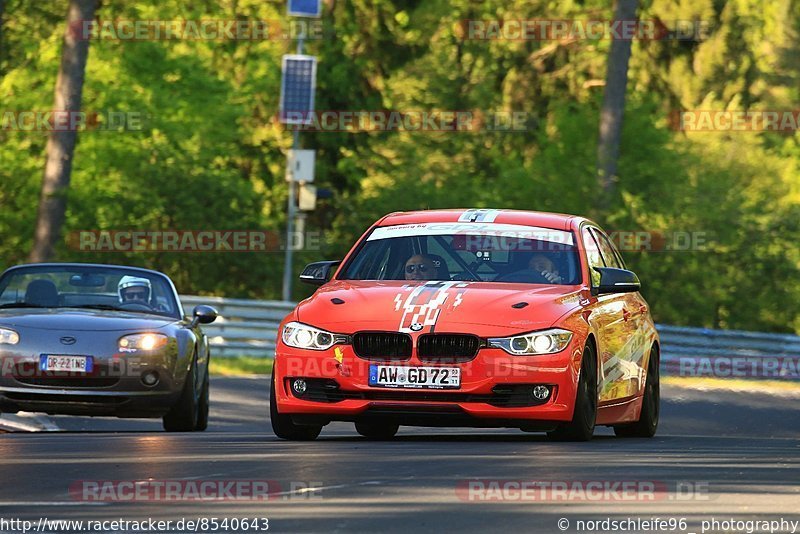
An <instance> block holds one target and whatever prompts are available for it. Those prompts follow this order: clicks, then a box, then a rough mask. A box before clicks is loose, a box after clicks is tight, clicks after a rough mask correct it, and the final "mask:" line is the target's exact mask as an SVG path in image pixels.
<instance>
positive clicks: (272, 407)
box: [269, 368, 322, 441]
mask: <svg viewBox="0 0 800 534" xmlns="http://www.w3.org/2000/svg"><path fill="white" fill-rule="evenodd" d="M276 387H277V385H276V383H275V369H274V368H273V369H272V378H271V379H270V387H269V420H270V423H272V431H273V432H274V433H275V435H276V436H278V437H279V438H281V439H287V440H290V441H313V440H315V439H317V436H319V434H320V432H322V426H319V425H313V426H312V425H296V424H294V421H292V417H291V416H289V415H285V414H284V415H281V414H279V413H278V401H277V400H276V399H275V388H276Z"/></svg>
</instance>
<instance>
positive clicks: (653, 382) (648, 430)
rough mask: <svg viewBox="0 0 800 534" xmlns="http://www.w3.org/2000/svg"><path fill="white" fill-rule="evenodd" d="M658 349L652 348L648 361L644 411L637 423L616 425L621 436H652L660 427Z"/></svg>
mask: <svg viewBox="0 0 800 534" xmlns="http://www.w3.org/2000/svg"><path fill="white" fill-rule="evenodd" d="M658 368H659V357H658V349H656V347H653V348H652V349H651V350H650V361H649V362H648V363H647V379H646V380H647V382H645V386H644V397H643V398H642V412H641V413H640V414H639V420H638V421H636V422H635V423H629V424H625V425H616V426H615V427H614V434H615V435H616V436H617V437H620V438H652V437H653V436H655V435H656V429H657V428H658V415H659V412H660V411H661V384H660V382H661V380H660V378H659V371H658Z"/></svg>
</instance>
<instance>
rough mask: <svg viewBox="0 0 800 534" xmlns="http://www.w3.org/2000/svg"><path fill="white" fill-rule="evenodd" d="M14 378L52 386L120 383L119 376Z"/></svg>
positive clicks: (22, 382) (103, 386)
mask: <svg viewBox="0 0 800 534" xmlns="http://www.w3.org/2000/svg"><path fill="white" fill-rule="evenodd" d="M14 379H15V380H16V381H17V382H19V383H21V384H26V385H29V386H42V387H51V388H110V387H112V386H116V385H117V384H119V377H115V376H110V377H93V376H17V377H14Z"/></svg>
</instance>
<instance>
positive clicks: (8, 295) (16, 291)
mask: <svg viewBox="0 0 800 534" xmlns="http://www.w3.org/2000/svg"><path fill="white" fill-rule="evenodd" d="M137 287H138V288H139V289H138V290H137V289H136V288H137ZM137 291H138V292H139V293H141V294H142V295H143V296H144V297H143V300H142V301H141V303H139V305H138V306H127V307H126V311H132V312H140V313H154V314H158V315H168V316H171V317H179V316H180V310H179V308H178V303H177V301H176V300H175V296H174V292H173V290H172V286H171V285H170V284H169V282H168V281H167V279H166V278H165V277H164V276H163V275H158V274H155V273H149V272H144V271H132V270H127V269H125V268H124V267H113V266H108V267H103V266H72V265H50V266H48V265H32V266H30V267H24V268H19V269H14V270H11V271H8V272H7V273H5V274H4V275H3V277H2V278H0V306H2V307H4V308H13V307H15V306H36V307H47V308H73V307H75V308H82V307H96V308H99V307H105V308H109V309H110V308H118V307H120V306H121V305H123V304H131V303H133V304H136V303H137V302H138V301H129V302H125V301H124V299H123V296H122V294H123V292H124V293H128V292H133V293H136V292H137Z"/></svg>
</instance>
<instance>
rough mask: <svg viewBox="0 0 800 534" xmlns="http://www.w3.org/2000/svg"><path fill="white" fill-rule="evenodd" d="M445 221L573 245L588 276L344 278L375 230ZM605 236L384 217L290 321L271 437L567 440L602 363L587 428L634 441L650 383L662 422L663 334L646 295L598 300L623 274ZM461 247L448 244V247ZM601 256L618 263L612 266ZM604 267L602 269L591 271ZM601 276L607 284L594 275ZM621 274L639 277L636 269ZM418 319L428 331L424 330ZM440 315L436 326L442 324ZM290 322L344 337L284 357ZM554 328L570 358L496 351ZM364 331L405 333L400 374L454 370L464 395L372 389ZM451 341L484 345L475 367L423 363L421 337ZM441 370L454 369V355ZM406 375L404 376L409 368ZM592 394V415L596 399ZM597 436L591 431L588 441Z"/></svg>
mask: <svg viewBox="0 0 800 534" xmlns="http://www.w3.org/2000/svg"><path fill="white" fill-rule="evenodd" d="M487 213H488V215H487ZM473 214H478V215H473ZM473 219H475V220H473ZM437 224H455V225H459V226H458V228H461V227H463V226H466V227H467V228H470V227H469V226H468V225H470V224H474V225H480V224H483V225H484V226H483V227H482V228H489V229H491V228H492V225H500V226H498V228H501V227H502V228H510V227H520V228H522V227H525V228H530V227H535V228H539V229H552V230H554V231H558V232H565V234H564V235H567V234H571V236H572V237H571V238H570V240H571V242H572V243H573V244H574V246H575V247H576V249H577V257H579V262H580V263H579V269H580V272H579V273H577V275H576V277H575V279H574V280H573V282H575V283H569V284H560V285H555V284H548V283H517V282H507V281H502V282H493V281H490V280H489V281H458V280H454V281H452V282H442V281H439V282H438V283H436V282H427V283H426V282H417V281H407V280H353V279H345V278H346V277H345V276H344V273H345V272H346V269H347V267H348V264H349V262H350V261H351V259H352V258H353V256H354V255H355V254H358V251H359V249H360V247H362V246H363V245H364V243H366V240H367V239H368V236H370V235H371V234H372V233H373V232H375V231H376V230H378V229H384V228H397V229H401V230H402V231H404V232H406V234H409V232H410V233H411V234H413V229H414V228H415V226H414V225H420V226H422V227H425V228H435V225H437ZM603 239H607V236H605V234H604V233H603V232H602V230H600V228H599V227H598V226H597V225H596V224H594V223H593V222H591V221H590V220H588V219H585V218H582V217H577V216H571V215H560V214H551V213H538V212H522V211H510V210H436V211H420V212H410V213H394V214H390V215H387V216H385V217H383V218H382V219H380V220H379V221H378V222H376V223H375V224H374V225H373V226H372V227H371V228H370V229H369V230H368V231H367V232H365V234H364V236H362V238H361V239H360V240H359V242H358V243H357V244H356V245H355V246H354V247H353V249H352V250H351V251H350V252H349V254H348V255H347V257H345V259H344V261H343V263H342V265H340V266H339V268H338V269H337V271H336V273H335V274H334V275H333V276H332V278H331V279H330V280H329V281H327V282H325V283H324V284H323V285H321V287H320V288H319V289H318V290H317V291H316V292H315V293H314V294H313V295H312V296H311V297H310V298H308V299H306V300H304V301H302V302H300V303H299V304H298V305H297V307H296V308H295V309H294V311H292V313H290V314H289V315H288V316H287V317H286V318H285V319H284V321H283V322H282V323H281V327H280V328H281V330H280V331H279V335H278V344H277V349H276V352H275V364H274V371H273V373H274V375H273V384H272V388H273V393H272V399H273V404H274V406H273V407H272V410H273V411H272V415H273V427H274V428H275V429H276V433H277V434H278V435H279V436H281V437H287V438H290V439H291V438H300V439H313V438H314V437H316V435H317V434H318V433H319V428H321V426H323V425H325V424H327V423H328V422H331V421H352V422H355V423H357V428H359V427H358V424H359V423H360V424H361V426H362V428H364V429H367V431H366V432H361V430H360V432H361V433H362V434H364V435H367V436H370V437H390V436H391V435H393V434H394V432H393V431H392V430H394V431H396V425H422V426H472V427H517V428H521V429H523V430H527V431H547V432H551V433H552V435H553V436H556V437H558V436H559V434H558V430H559V429H560V428H561V427H562V426H563V427H566V426H568V425H569V424H570V422H572V421H573V420H574V418H575V416H576V405H578V404H579V403H580V402H581V401H580V391H581V387H580V384H581V370H582V367H584V366H586V365H587V364H586V363H585V362H586V361H589V360H586V358H585V356H586V355H587V354H588V355H590V357H591V359H592V360H596V361H595V365H594V368H593V369H592V366H591V365H589V369H592V370H591V372H590V373H589V374H593V375H596V379H595V381H594V382H592V377H591V376H588V375H587V378H585V379H584V380H585V381H586V383H587V391H588V390H589V389H591V390H595V391H596V397H595V399H594V407H593V408H592V407H589V408H587V410H589V411H592V410H593V413H589V414H588V415H586V419H587V421H586V425H588V424H589V423H591V430H593V428H594V425H595V424H596V425H609V426H614V427H615V428H617V429H619V430H620V432H618V434H620V435H625V434H626V430H627V434H631V433H632V431H631V429H634V427H635V426H636V424H637V422H639V421H640V419H641V416H642V410H643V404H644V402H643V399H644V398H645V397H646V387H645V385H646V383H647V381H648V375H652V377H651V378H650V380H651V386H652V387H651V393H650V396H651V397H652V396H655V397H654V399H653V398H651V399H650V400H649V402H650V404H651V405H652V403H653V402H655V406H654V407H653V406H650V408H649V409H650V411H653V410H655V413H654V414H652V413H650V414H648V417H649V418H650V419H653V416H655V422H656V423H657V415H658V382H657V381H658V359H657V358H658V344H659V340H658V335H657V333H656V329H655V325H654V323H653V321H652V319H651V317H650V313H649V310H648V306H647V303H646V302H645V300H644V299H643V298H642V296H641V295H640V294H639V292H638V285H637V286H636V289H637V290H625V289H623V291H624V292H611V293H606V294H603V293H602V292H600V291H599V290H598V287H597V286H598V285H599V283H601V281H600V280H599V276H598V274H599V271H596V270H594V269H593V268H592V267H593V266H594V267H612V269H607V270H610V271H612V273H611V274H612V275H613V274H616V273H617V271H615V270H614V268H616V269H619V268H620V267H624V264H621V263H622V259H621V257H620V256H619V253H618V251H616V250H614V249H613V244H611V242H610V240H609V241H606V243H608V245H610V247H611V248H609V247H608V246H601V245H599V243H600V241H601V240H603ZM454 242H455V239H454V238H453V240H452V241H451V245H452V243H454ZM604 254H605V255H606V256H610V255H611V254H613V255H615V257H614V258H608V259H606V258H605V257H604V256H603V255H604ZM598 258H600V259H601V260H602V261H603V265H596V263H597V261H598ZM312 265H313V264H312ZM593 272H594V273H598V274H594V276H592V274H590V273H593ZM619 272H622V273H623V274H625V273H628V274H630V275H632V276H634V277H635V275H633V273H629V272H628V271H619ZM603 276H606V273H603ZM609 276H610V275H609ZM593 278H594V280H593ZM637 282H638V279H637ZM625 284H626V282H618V283H617V285H619V286H624V285H625ZM426 286H427V287H426ZM593 286H594V287H593ZM415 306H417V307H423V308H414V307H415ZM425 307H427V308H425ZM420 310H422V312H420ZM409 315H410V316H411V319H409ZM423 316H424V317H426V319H425V320H421V319H419V318H420V317H423ZM432 316H435V317H434V319H433V323H431V320H430V317H432ZM414 318H416V319H417V321H418V322H417V323H416V324H413V325H411V327H409V320H413V319H414ZM419 321H421V322H419ZM295 323H301V324H303V325H310V326H313V327H315V328H317V329H320V330H324V331H327V332H330V333H331V334H334V335H335V336H339V337H338V339H339V342H338V343H337V344H335V345H333V346H331V347H330V348H327V349H325V350H309V349H305V348H296V347H293V346H289V345H287V343H286V342H285V341H286V340H285V339H283V336H282V335H281V334H282V333H284V329H285V328H286V325H288V324H295ZM420 326H421V328H420ZM553 328H558V329H562V330H564V331H568V332H570V333H571V334H572V336H571V338H570V340H569V342H568V344H567V345H566V346H565V347H564V348H563V349H562V350H559V351H558V352H555V353H552V354H538V355H530V356H528V355H522V356H520V355H513V354H510V353H508V352H507V351H506V350H503V349H502V348H498V347H497V346H492V342H491V340H492V339H497V338H506V337H511V336H515V335H519V334H524V333H528V332H539V331H547V330H548V329H553ZM415 329H417V331H414V330H415ZM359 332H367V333H398V332H405V333H406V334H408V335H409V336H410V338H411V352H410V357H409V358H407V359H404V360H402V362H401V365H402V366H406V367H408V368H414V367H436V366H447V367H451V368H457V369H458V370H459V371H460V375H461V378H460V385H459V387H457V388H449V389H418V388H402V387H401V388H379V387H374V386H373V385H370V373H371V372H372V373H373V374H374V373H375V372H376V370H375V369H376V368H375V366H376V365H380V364H381V363H387V362H384V361H382V359H381V357H380V356H377V357H374V355H373V357H370V358H364V357H361V356H359V354H357V352H358V351H357V350H356V348H355V347H354V344H353V339H354V338H353V337H352V336H354V335H355V334H356V333H359ZM449 334H461V335H470V336H475V337H477V338H478V339H479V341H478V343H479V348H478V350H477V352H476V354H474V355H473V357H471V358H468V359H464V358H461V359H456V360H449V363H447V364H444V363H440V361H437V360H436V359H435V358H434V359H431V358H420V353H419V346H420V342H421V337H422V336H425V335H444V336H446V335H449ZM324 339H326V340H327V339H328V338H327V337H325V338H324ZM448 339H449V338H448ZM468 341H469V340H468ZM487 341H488V342H487ZM426 342H427V340H426ZM531 343H532V342H531ZM587 347H588V349H587ZM426 350H427V349H426ZM445 350H446V349H445ZM587 350H588V352H587ZM440 355H441V354H440ZM651 359H654V360H653V361H652V362H651ZM440 360H441V361H444V362H448V360H447V358H444V359H440ZM589 363H590V364H591V363H592V362H591V361H590V362H589ZM403 372H407V370H403V369H401V374H402V373H403ZM417 372H418V373H419V371H417ZM373 378H374V377H373ZM298 379H301V380H303V382H304V388H305V390H304V391H303V392H302V394H299V393H298V391H297V390H296V389H293V385H294V384H295V381H296V380H298ZM534 385H546V387H547V389H548V397H547V399H546V400H545V401H542V400H541V399H535V398H533V396H532V394H531V391H532V390H530V389H526V388H529V387H534ZM653 387H654V388H655V390H654V391H653ZM595 388H596V389H595ZM301 389H302V388H301ZM585 396H587V399H586V402H587V403H589V404H591V403H592V399H591V396H592V395H591V393H589V394H587V395H585ZM526 399H527V402H526ZM589 404H587V406H589ZM584 411H586V410H584ZM589 418H592V419H593V421H589ZM281 422H282V423H281ZM276 424H277V425H278V427H276ZM281 424H283V427H281ZM286 425H288V429H289V430H292V429H297V430H299V432H296V433H293V432H291V431H287V430H286V428H287V426H286ZM370 425H371V426H370ZM586 425H584V426H586ZM648 425H649V426H650V427H651V428H650V429H649V430H646V431H644V433H645V434H646V435H652V434H653V433H654V432H655V428H654V425H653V422H652V421H649V422H648ZM387 427H388V430H387ZM376 429H377V430H376ZM380 429H383V432H380ZM303 430H305V431H306V432H303ZM370 430H372V432H370ZM639 430H640V431H639V432H638V435H641V434H642V431H641V428H640V429H639ZM633 433H634V434H636V432H633ZM590 436H591V432H589V434H588V437H590ZM561 437H564V436H563V435H561ZM572 437H576V436H574V435H573V436H572ZM588 437H587V436H586V435H585V432H584V436H583V437H582V438H580V437H579V439H588Z"/></svg>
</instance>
